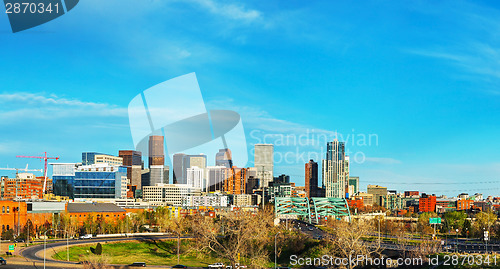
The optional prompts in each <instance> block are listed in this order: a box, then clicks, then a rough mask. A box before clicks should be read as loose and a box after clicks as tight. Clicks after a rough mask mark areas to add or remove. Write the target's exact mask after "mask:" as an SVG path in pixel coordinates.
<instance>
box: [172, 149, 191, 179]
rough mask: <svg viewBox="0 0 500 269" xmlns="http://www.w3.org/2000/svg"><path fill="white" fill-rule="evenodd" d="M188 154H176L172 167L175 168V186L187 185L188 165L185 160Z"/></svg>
mask: <svg viewBox="0 0 500 269" xmlns="http://www.w3.org/2000/svg"><path fill="white" fill-rule="evenodd" d="M184 157H186V154H184V153H176V154H174V156H173V160H172V163H173V164H172V166H173V183H174V184H186V168H187V166H186V164H185V161H186V160H185V159H184Z"/></svg>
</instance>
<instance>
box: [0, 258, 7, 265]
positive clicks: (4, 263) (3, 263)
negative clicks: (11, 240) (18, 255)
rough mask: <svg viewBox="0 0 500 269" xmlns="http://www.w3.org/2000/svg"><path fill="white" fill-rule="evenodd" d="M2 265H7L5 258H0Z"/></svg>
mask: <svg viewBox="0 0 500 269" xmlns="http://www.w3.org/2000/svg"><path fill="white" fill-rule="evenodd" d="M0 264H1V265H6V264H7V261H6V260H5V259H4V258H2V257H0Z"/></svg>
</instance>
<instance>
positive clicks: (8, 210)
mask: <svg viewBox="0 0 500 269" xmlns="http://www.w3.org/2000/svg"><path fill="white" fill-rule="evenodd" d="M7 213H10V209H9V207H7ZM8 229H9V225H7V230H8Z"/></svg>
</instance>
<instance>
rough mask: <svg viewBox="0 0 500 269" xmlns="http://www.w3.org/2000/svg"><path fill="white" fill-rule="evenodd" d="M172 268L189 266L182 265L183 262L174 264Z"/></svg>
mask: <svg viewBox="0 0 500 269" xmlns="http://www.w3.org/2000/svg"><path fill="white" fill-rule="evenodd" d="M172 268H187V266H185V265H182V264H177V265H174V266H172Z"/></svg>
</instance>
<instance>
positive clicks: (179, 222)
mask: <svg viewBox="0 0 500 269" xmlns="http://www.w3.org/2000/svg"><path fill="white" fill-rule="evenodd" d="M187 228H188V226H187V220H186V218H185V217H178V218H172V219H171V221H170V222H169V226H168V229H169V230H170V231H172V232H173V233H175V234H176V235H177V263H180V259H181V257H180V255H181V254H180V253H181V236H182V234H184V233H186V231H187Z"/></svg>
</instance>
